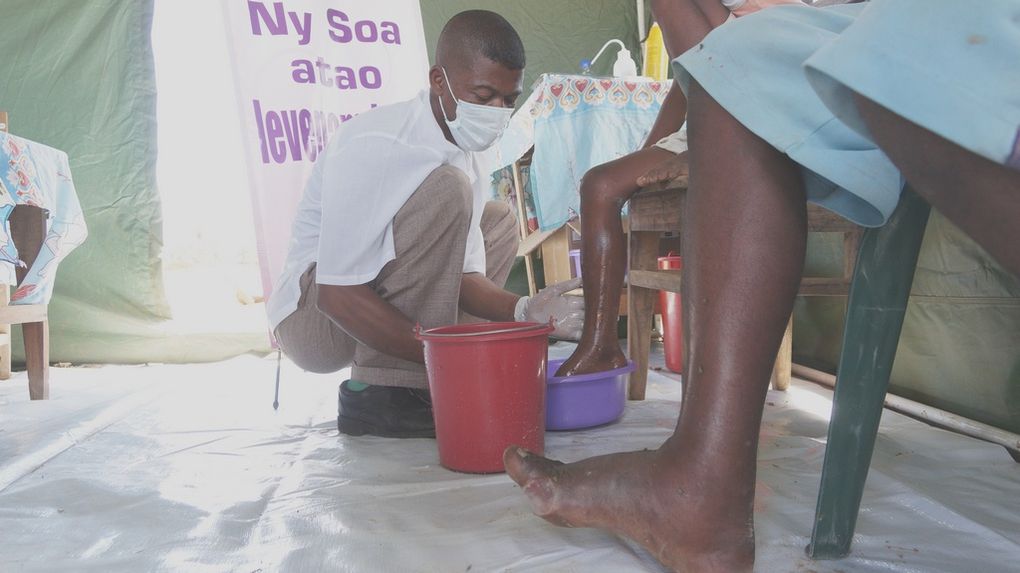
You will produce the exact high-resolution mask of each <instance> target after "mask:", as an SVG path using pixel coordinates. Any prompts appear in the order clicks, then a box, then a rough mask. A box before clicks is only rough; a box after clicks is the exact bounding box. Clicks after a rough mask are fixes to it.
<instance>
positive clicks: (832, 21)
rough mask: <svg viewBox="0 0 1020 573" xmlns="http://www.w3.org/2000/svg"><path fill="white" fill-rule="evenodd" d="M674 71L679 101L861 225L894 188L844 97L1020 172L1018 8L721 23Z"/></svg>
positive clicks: (887, 7)
mask: <svg viewBox="0 0 1020 573" xmlns="http://www.w3.org/2000/svg"><path fill="white" fill-rule="evenodd" d="M673 65H674V70H675V71H676V77H677V78H678V80H679V81H680V84H681V86H682V87H683V88H684V90H685V91H687V90H688V89H689V86H690V83H691V80H692V79H694V80H697V82H698V83H699V84H700V85H701V86H702V87H703V88H704V89H705V90H706V91H707V92H708V93H709V94H710V95H711V96H712V97H713V98H714V99H715V100H716V101H717V102H719V104H720V105H722V106H723V107H724V108H725V109H726V110H727V111H729V112H730V113H731V114H732V115H733V116H734V117H735V118H736V119H737V120H739V121H740V122H741V123H742V124H744V125H745V126H746V127H747V128H748V129H750V130H751V131H752V132H754V133H755V134H757V135H758V136H759V137H761V138H762V139H764V140H765V141H767V142H768V143H770V144H771V145H772V146H774V147H775V148H776V149H778V150H780V151H782V152H783V153H785V154H787V155H788V156H789V157H790V158H791V159H793V160H794V161H796V162H797V163H798V164H799V165H801V167H802V172H803V175H804V183H805V188H806V192H807V196H808V200H809V201H811V202H814V203H817V204H819V205H821V206H823V207H825V208H827V209H830V210H832V211H835V212H836V213H838V214H840V215H842V216H844V217H846V218H847V219H850V220H851V221H854V222H855V223H857V224H860V225H863V226H869V227H873V226H879V225H882V224H883V223H885V221H886V220H887V219H888V217H889V215H890V214H891V213H892V211H893V209H894V208H895V207H896V203H897V202H898V200H899V195H900V191H901V189H902V181H901V178H900V175H899V173H898V171H897V170H896V168H895V167H894V166H893V164H892V163H891V162H890V161H889V159H888V158H887V157H886V156H885V154H884V153H882V151H881V150H879V149H878V148H877V147H876V146H875V144H874V143H873V142H872V141H871V139H870V138H869V135H868V131H867V129H866V128H865V127H864V124H863V122H862V121H861V119H860V117H859V116H858V114H857V111H856V107H855V106H854V105H853V102H852V100H851V90H853V91H856V92H859V93H861V94H863V95H865V96H866V97H868V98H870V99H872V100H874V101H876V102H878V103H879V104H881V105H883V106H885V107H887V108H889V109H890V110H892V111H893V112H895V113H897V114H899V115H901V116H903V117H905V118H906V119H908V120H910V121H912V122H914V123H917V124H919V125H921V126H922V127H925V128H927V129H929V130H930V131H933V132H935V133H937V134H939V135H941V136H942V137H945V138H946V139H949V140H950V141H953V142H955V143H957V144H958V145H961V146H962V147H964V148H966V149H969V150H971V151H973V152H975V153H977V154H979V155H982V156H984V157H987V158H989V159H991V160H993V161H996V162H1000V163H1003V164H1006V165H1011V166H1014V167H1017V168H1018V169H1020V2H1017V1H1016V0H981V1H980V2H962V1H943V0H939V1H937V2H936V1H930V0H873V1H872V2H869V3H866V4H850V5H840V6H831V7H827V8H813V7H810V6H777V7H774V8H769V9H766V10H762V11H761V12H757V13H755V14H751V15H749V16H745V17H743V18H739V19H737V20H734V21H732V22H729V23H727V24H725V25H724V26H721V27H720V28H718V29H716V30H715V31H713V32H712V33H711V34H709V35H708V37H706V38H705V40H704V42H703V43H701V44H699V45H698V46H695V47H694V48H692V49H691V50H689V51H688V52H686V53H684V54H683V55H682V56H680V57H679V58H677V59H676V60H675V61H674V62H673ZM695 144H696V143H695Z"/></svg>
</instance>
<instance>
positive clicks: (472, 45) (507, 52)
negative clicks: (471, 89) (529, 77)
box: [436, 10, 525, 70]
mask: <svg viewBox="0 0 1020 573" xmlns="http://www.w3.org/2000/svg"><path fill="white" fill-rule="evenodd" d="M479 57H485V58H487V59H489V60H491V61H493V62H496V63H497V64H500V65H502V66H503V67H505V68H507V69H508V70H522V69H524V64H525V56H524V43H523V42H521V37H520V36H519V35H518V34H517V30H514V27H513V26H511V25H510V22H507V20H506V18H504V17H502V16H500V15H499V14H497V13H495V12H490V11H488V10H467V11H465V12H461V13H460V14H457V15H456V16H454V17H453V18H450V21H449V22H447V23H446V26H444V27H443V31H442V33H440V34H439V43H438V44H437V45H436V64H438V65H440V66H446V67H450V68H459V67H462V66H471V65H472V63H473V62H474V61H475V60H477V59H478V58H479Z"/></svg>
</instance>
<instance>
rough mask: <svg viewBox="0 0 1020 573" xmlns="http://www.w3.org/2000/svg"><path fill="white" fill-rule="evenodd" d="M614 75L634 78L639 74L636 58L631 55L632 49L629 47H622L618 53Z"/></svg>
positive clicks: (614, 65)
mask: <svg viewBox="0 0 1020 573" xmlns="http://www.w3.org/2000/svg"><path fill="white" fill-rule="evenodd" d="M613 75H614V76H616V77H618V78H633V77H635V76H637V75H638V73H637V64H636V63H635V62H634V58H632V57H630V50H628V49H627V48H620V51H619V52H617V53H616V62H615V63H614V64H613Z"/></svg>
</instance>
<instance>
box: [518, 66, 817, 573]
mask: <svg viewBox="0 0 1020 573" xmlns="http://www.w3.org/2000/svg"><path fill="white" fill-rule="evenodd" d="M690 109H691V115H690V124H689V125H690V133H691V139H692V140H693V141H696V142H697V145H696V146H694V147H692V149H691V151H690V152H689V153H690V169H691V173H690V188H689V190H688V195H687V206H686V209H687V212H688V213H689V217H688V223H687V224H686V225H685V228H684V237H683V238H684V257H685V259H684V263H685V265H684V266H685V274H684V278H683V280H684V293H685V297H684V299H685V303H686V304H685V309H684V310H685V343H686V344H687V349H686V350H687V354H686V356H688V357H689V359H688V360H687V363H686V365H685V368H686V371H685V372H684V381H685V386H686V388H685V397H684V402H683V406H682V411H681V413H680V418H679V420H678V422H677V427H676V430H675V432H674V433H673V435H672V436H671V437H670V438H669V439H667V440H666V442H665V443H664V444H663V445H662V446H661V447H660V448H659V449H657V450H651V451H648V450H646V451H641V452H630V453H624V454H612V455H608V456H601V457H597V458H591V459H588V460H584V461H581V462H577V463H574V464H561V463H559V462H555V461H551V460H546V459H545V458H542V457H540V456H536V455H532V454H527V453H524V452H522V451H520V450H518V449H517V448H513V447H511V448H509V449H508V450H507V452H506V454H505V456H504V461H505V463H506V468H507V471H508V473H509V474H510V476H511V477H512V478H513V479H514V481H516V482H517V483H518V484H519V485H520V486H521V487H522V488H523V489H524V491H525V493H526V495H527V496H528V498H529V501H530V502H531V505H532V508H533V509H534V511H535V512H536V513H537V514H539V515H541V516H542V517H544V518H546V519H547V520H549V521H551V522H553V523H557V524H561V525H566V524H569V525H571V526H576V527H598V528H602V529H606V530H608V531H611V532H613V533H615V534H618V535H621V536H624V537H627V538H629V539H631V540H633V541H635V542H637V543H639V544H641V545H642V546H644V547H645V548H646V549H648V550H649V551H650V552H651V553H652V555H654V556H655V557H656V558H657V559H658V560H659V561H661V562H662V563H663V564H664V565H666V566H667V567H669V568H671V569H673V570H678V571H681V570H682V571H686V572H709V571H720V572H721V571H725V572H727V573H733V572H738V571H750V570H751V569H752V566H753V561H754V525H753V515H752V506H753V501H754V486H755V466H756V464H755V458H756V453H757V445H758V431H759V426H760V423H761V415H762V406H763V402H764V399H765V394H766V391H767V388H768V384H769V376H770V372H771V370H772V364H773V361H774V359H775V356H776V352H777V351H778V348H779V343H780V340H781V339H782V336H783V332H784V330H785V327H786V322H787V319H788V317H789V314H790V311H791V310H792V307H793V301H794V298H795V296H796V293H797V288H798V286H799V282H800V275H801V269H802V266H803V262H804V251H805V243H806V233H807V231H806V208H805V197H804V190H803V185H802V182H801V178H800V173H799V170H798V169H797V167H796V165H795V164H793V163H792V162H791V161H790V160H789V158H787V157H786V156H784V155H782V154H780V153H779V152H778V151H776V150H775V149H774V148H772V147H771V146H769V145H768V144H767V143H765V142H764V141H762V140H761V139H760V138H758V137H756V136H755V135H753V134H752V133H751V132H749V131H748V130H747V129H746V128H744V127H743V126H742V125H740V123H739V122H737V121H736V120H735V119H734V118H733V117H732V116H730V115H729V114H728V113H727V112H726V111H725V110H723V109H722V108H721V107H720V106H719V105H718V104H717V103H716V102H715V101H714V100H712V99H711V98H710V97H709V96H708V95H707V94H706V93H705V92H704V90H702V89H701V88H700V86H698V85H697V84H695V85H693V86H692V87H691V97H690ZM724 149H725V150H727V152H726V153H721V152H719V150H724Z"/></svg>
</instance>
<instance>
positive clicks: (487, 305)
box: [268, 10, 584, 437]
mask: <svg viewBox="0 0 1020 573" xmlns="http://www.w3.org/2000/svg"><path fill="white" fill-rule="evenodd" d="M524 64H525V56H524V46H523V45H522V43H521V39H520V37H519V36H518V35H517V32H516V31H515V30H514V29H513V27H512V26H511V25H510V23H509V22H507V21H506V20H505V19H504V18H503V17H501V16H499V15H498V14H495V13H493V12H488V11H483V10H471V11H467V12H462V13H460V14H458V15H456V16H454V17H453V18H452V19H451V20H450V21H449V22H448V23H447V24H446V26H445V27H444V28H443V31H442V33H441V34H440V37H439V42H438V45H437V47H436V65H434V66H433V67H432V68H431V69H430V70H429V88H428V89H427V90H424V91H422V93H421V94H420V95H419V96H418V97H417V98H415V99H412V100H410V101H406V102H401V103H397V104H393V105H389V106H385V107H380V108H376V109H373V110H371V111H368V112H366V113H363V114H361V115H359V116H358V117H356V118H354V119H352V120H350V121H348V122H346V123H345V124H344V125H343V126H342V127H341V128H340V129H339V130H338V131H337V132H336V134H335V135H334V136H333V139H332V140H331V141H330V143H329V146H328V147H327V149H326V150H325V151H324V153H323V154H322V155H321V156H320V158H319V160H318V162H317V163H316V165H315V168H314V171H313V173H312V176H311V178H310V179H309V182H308V185H307V187H306V189H305V192H304V197H303V199H302V200H301V204H300V206H299V209H298V214H297V216H296V218H295V221H294V227H293V231H292V238H291V245H290V251H289V253H288V257H287V262H286V264H285V267H284V270H283V273H282V276H281V277H280V279H279V281H278V282H277V289H276V292H275V293H274V294H273V296H272V297H271V298H270V300H269V304H268V312H269V318H270V323H271V326H272V328H273V332H274V334H275V335H276V338H277V340H278V341H279V343H280V345H281V347H282V348H283V351H284V353H286V354H287V356H288V357H289V358H291V359H292V360H293V361H294V362H295V363H296V364H297V365H298V366H301V367H302V368H304V369H306V370H310V371H313V372H320V373H326V372H336V371H338V370H340V369H343V368H346V367H348V366H353V372H352V376H351V380H347V381H345V382H344V383H343V384H341V386H340V404H339V417H338V422H337V424H338V426H339V429H340V431H341V432H342V433H345V434H350V435H363V434H373V435H378V436H388V437H432V436H434V435H435V427H434V424H433V421H432V408H431V403H430V400H429V393H428V382H427V379H426V375H425V368H424V365H423V363H424V358H423V353H422V345H421V343H420V342H419V341H418V340H417V339H416V338H415V335H414V327H415V325H416V324H420V325H421V326H422V328H431V327H436V326H444V325H449V324H455V323H457V322H464V321H465V320H468V321H471V320H478V319H482V320H495V321H511V320H534V321H540V322H546V321H548V320H549V319H550V318H553V319H555V320H556V321H557V331H556V332H555V333H554V335H557V336H560V337H563V338H572V339H576V338H577V337H578V336H579V334H580V327H581V322H582V320H583V314H584V311H583V302H581V300H580V299H579V298H577V297H567V296H564V295H563V293H564V292H566V291H567V290H569V289H570V288H573V287H575V286H577V285H572V284H561V285H554V286H553V287H550V288H548V289H546V290H545V291H543V292H541V293H539V294H538V295H536V296H535V297H531V298H529V297H520V296H518V295H516V294H513V293H510V292H507V291H505V290H503V284H504V283H505V281H506V278H507V275H508V274H509V272H510V266H511V264H512V263H513V260H514V257H515V255H516V252H517V244H518V239H517V224H516V221H515V219H514V216H513V214H512V212H511V211H510V209H509V208H507V206H506V205H505V204H504V203H498V202H489V203H486V201H485V198H486V197H487V196H488V195H489V188H490V184H491V183H490V175H491V169H490V168H489V166H488V165H487V162H486V161H485V156H484V154H482V153H479V152H482V151H484V150H486V149H487V148H489V147H490V146H492V144H493V143H494V142H495V141H496V140H497V139H498V138H499V136H500V135H501V134H502V131H503V129H504V128H505V127H506V124H507V122H508V120H509V117H510V114H511V112H512V111H513V107H514V103H515V102H516V100H517V97H518V96H519V95H520V94H521V83H522V76H523V69H524Z"/></svg>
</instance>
